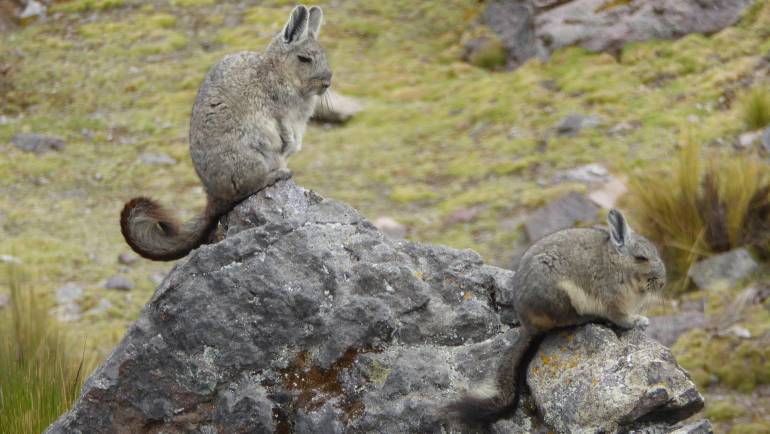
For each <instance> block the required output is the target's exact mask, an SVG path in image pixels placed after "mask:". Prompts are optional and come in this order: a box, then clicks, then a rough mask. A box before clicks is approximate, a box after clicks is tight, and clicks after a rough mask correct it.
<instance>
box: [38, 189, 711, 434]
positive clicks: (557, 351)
mask: <svg viewBox="0 0 770 434" xmlns="http://www.w3.org/2000/svg"><path fill="white" fill-rule="evenodd" d="M224 233H225V238H224V240H223V241H220V242H218V243H216V244H212V245H207V246H203V247H200V248H199V249H197V250H196V251H194V252H192V253H191V254H190V255H189V256H188V257H187V258H186V259H184V260H182V261H181V262H180V263H178V264H177V265H176V267H175V268H174V269H173V270H172V272H171V273H170V274H169V275H168V277H167V278H166V279H165V280H164V281H163V283H162V284H161V285H160V286H159V287H158V289H157V290H156V292H155V294H154V296H153V297H152V299H151V300H150V301H149V303H148V304H147V306H146V307H145V309H144V311H143V312H142V314H141V316H140V318H139V319H138V320H137V321H136V322H135V323H134V324H133V325H132V326H131V327H130V328H129V330H128V332H127V334H126V336H125V337H124V339H123V341H122V342H121V343H120V344H119V345H118V346H117V348H116V349H115V350H114V351H113V353H112V354H111V355H110V357H109V358H108V359H107V360H106V361H105V362H104V364H103V365H102V366H101V367H99V368H98V369H97V370H96V372H94V373H93V375H92V376H91V377H90V378H89V379H88V380H87V382H86V384H85V385H84V387H83V390H82V394H81V396H80V398H79V400H78V401H77V402H76V404H75V405H74V407H73V408H72V410H71V411H70V412H68V413H67V414H65V415H63V416H62V417H61V418H60V419H59V420H58V421H56V422H55V423H54V424H53V425H52V426H51V427H49V429H48V430H47V432H49V433H72V432H82V433H86V432H87V433H159V432H164V433H181V432H195V433H270V432H278V433H288V432H296V433H343V432H344V433H353V432H355V433H360V432H371V433H383V432H387V433H402V432H442V430H443V432H463V428H462V427H458V426H452V425H448V424H447V422H446V421H445V420H443V418H442V417H441V414H440V412H438V411H437V409H439V408H440V407H441V406H442V405H444V404H445V403H447V402H449V401H450V400H452V399H455V398H457V397H458V395H459V394H460V393H461V392H462V391H463V390H464V389H465V388H469V387H475V386H478V385H479V384H480V383H481V382H482V381H484V380H485V379H486V378H488V377H490V376H491V375H492V373H493V372H494V369H495V366H496V364H497V361H498V359H499V356H500V354H501V352H502V351H503V349H504V348H506V347H507V346H508V345H509V344H510V343H511V342H512V341H513V339H516V337H517V333H518V331H517V329H516V328H515V327H513V328H512V327H510V326H509V325H510V324H513V323H515V310H514V308H513V306H511V304H510V300H511V291H512V290H513V289H512V288H511V287H510V285H511V277H512V275H513V273H512V272H510V271H507V270H503V269H500V268H496V267H492V266H488V265H485V264H484V263H483V261H482V260H481V258H480V257H479V256H478V255H477V254H475V253H474V252H471V251H467V250H464V251H461V250H454V249H449V248H446V247H441V246H432V245H426V244H419V243H415V242H410V241H405V240H398V239H392V238H389V237H385V236H383V235H382V234H381V233H380V232H379V231H377V229H376V228H375V227H374V226H373V225H372V224H371V223H369V222H368V221H367V220H365V219H364V218H362V217H361V216H360V215H359V214H358V213H357V212H356V211H355V210H353V209H351V208H350V207H347V206H345V205H343V204H340V203H338V202H335V201H333V200H329V199H324V198H322V197H320V196H318V195H317V194H315V193H313V192H312V191H308V190H305V189H302V188H300V187H297V186H295V185H294V183H293V182H292V181H285V182H280V183H279V184H277V185H275V186H273V187H270V188H268V189H266V190H264V191H262V192H260V193H259V194H257V195H255V196H253V197H251V198H249V199H248V200H246V201H244V202H243V203H241V204H240V205H239V206H238V207H237V208H236V209H235V210H234V211H232V212H231V213H230V215H229V216H228V218H227V222H226V230H225V231H224ZM528 381H529V385H530V388H531V389H532V393H531V397H530V398H529V399H528V401H529V405H527V406H524V407H526V408H529V409H530V410H528V411H529V413H531V414H532V415H534V414H539V415H540V416H532V415H530V414H529V413H525V412H524V411H523V410H520V411H519V412H517V413H516V415H514V416H513V417H512V418H511V419H506V420H502V421H500V422H498V423H497V424H495V425H494V426H493V427H492V428H491V432H498V433H502V432H545V431H546V430H548V429H549V426H550V427H551V429H555V430H557V431H564V432H567V431H569V432H598V430H605V431H604V432H619V431H621V430H630V429H636V428H640V429H642V428H643V429H644V430H646V431H644V432H650V433H652V432H656V433H657V432H673V431H675V430H677V429H679V430H680V431H678V432H691V431H681V429H682V427H679V426H674V424H675V423H676V422H678V421H679V420H682V419H684V418H686V417H688V416H690V415H691V414H693V413H695V412H696V411H698V410H699V409H700V407H701V406H702V405H703V401H702V399H701V397H700V395H699V394H698V392H697V391H696V389H695V387H694V385H693V384H692V383H691V382H690V380H689V378H688V376H687V374H686V373H685V372H684V371H683V370H682V369H681V368H679V367H678V366H677V364H676V362H675V361H674V359H673V357H672V356H671V353H670V352H669V351H668V350H667V349H666V348H665V347H663V346H661V345H660V344H658V343H657V342H655V341H653V340H652V339H649V338H647V337H646V336H645V335H644V334H643V333H642V332H641V331H638V330H635V331H630V332H623V333H619V334H616V332H615V331H613V330H611V329H609V328H606V327H604V326H599V325H589V326H585V327H580V328H576V329H573V330H570V331H567V332H564V333H557V334H554V335H553V336H551V337H549V338H548V340H547V341H546V342H545V344H544V345H543V347H542V351H541V353H540V354H539V356H538V357H537V358H536V360H535V362H534V363H533V364H532V366H531V367H530V370H529V376H528ZM565 413H569V414H565ZM543 421H544V422H545V425H544V424H543ZM692 432H695V431H692Z"/></svg>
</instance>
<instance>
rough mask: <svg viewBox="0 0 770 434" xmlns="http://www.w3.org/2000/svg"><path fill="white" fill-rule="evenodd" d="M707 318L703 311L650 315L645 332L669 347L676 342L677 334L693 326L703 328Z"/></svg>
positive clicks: (685, 331)
mask: <svg viewBox="0 0 770 434" xmlns="http://www.w3.org/2000/svg"><path fill="white" fill-rule="evenodd" d="M707 325H708V320H707V319H706V315H704V314H703V312H693V311H690V312H682V313H678V314H674V315H661V316H654V317H650V325H649V326H648V327H647V329H646V330H645V332H646V333H647V335H648V336H650V337H651V338H653V339H655V340H656V341H658V342H660V343H661V344H663V345H665V346H667V347H670V346H672V345H674V343H676V340H677V339H679V336H682V335H683V334H685V333H687V332H688V331H690V330H692V329H694V328H704V327H706V326H707Z"/></svg>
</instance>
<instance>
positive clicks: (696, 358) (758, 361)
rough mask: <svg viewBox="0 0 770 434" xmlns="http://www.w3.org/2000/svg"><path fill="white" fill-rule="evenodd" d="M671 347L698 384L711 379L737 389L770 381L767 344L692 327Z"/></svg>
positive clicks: (705, 382)
mask: <svg viewBox="0 0 770 434" xmlns="http://www.w3.org/2000/svg"><path fill="white" fill-rule="evenodd" d="M672 351H673V352H674V355H675V356H676V357H677V361H678V362H679V363H680V364H681V365H682V366H683V367H684V368H685V369H687V370H688V372H689V373H690V375H691V376H692V377H693V381H695V382H696V383H697V384H698V385H699V386H701V387H705V386H708V385H709V384H711V382H712V381H713V380H714V379H716V380H717V381H719V382H720V383H722V384H725V385H726V386H728V387H731V388H733V389H735V390H738V391H740V392H750V391H752V390H754V388H755V387H756V386H758V385H761V384H770V364H769V363H768V362H770V348H767V347H765V346H764V345H763V344H762V343H761V342H758V341H744V340H741V339H738V338H735V337H712V336H710V335H709V334H708V333H707V332H706V331H703V330H693V331H690V332H688V333H687V334H685V335H683V336H682V337H680V338H679V340H678V341H677V342H676V344H674V346H673V348H672Z"/></svg>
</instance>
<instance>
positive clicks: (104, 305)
mask: <svg viewBox="0 0 770 434" xmlns="http://www.w3.org/2000/svg"><path fill="white" fill-rule="evenodd" d="M111 307H112V303H110V301H109V300H107V299H106V298H102V299H101V300H99V304H97V305H96V306H94V307H92V308H91V309H88V310H87V311H85V312H84V314H85V315H87V316H88V315H98V314H100V313H104V312H106V311H107V309H109V308H111Z"/></svg>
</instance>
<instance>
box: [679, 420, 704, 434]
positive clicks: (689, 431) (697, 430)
mask: <svg viewBox="0 0 770 434" xmlns="http://www.w3.org/2000/svg"><path fill="white" fill-rule="evenodd" d="M713 433H714V428H712V427H711V422H709V421H707V420H705V419H701V420H699V421H696V422H692V423H687V424H685V423H681V424H677V425H675V426H674V430H673V431H669V433H668V434H713Z"/></svg>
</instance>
